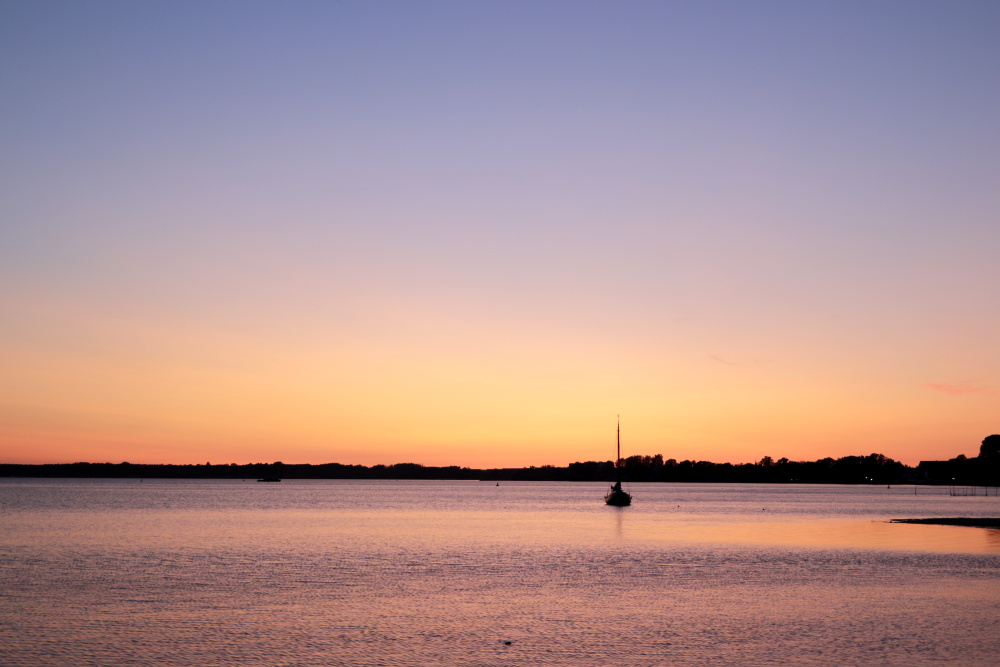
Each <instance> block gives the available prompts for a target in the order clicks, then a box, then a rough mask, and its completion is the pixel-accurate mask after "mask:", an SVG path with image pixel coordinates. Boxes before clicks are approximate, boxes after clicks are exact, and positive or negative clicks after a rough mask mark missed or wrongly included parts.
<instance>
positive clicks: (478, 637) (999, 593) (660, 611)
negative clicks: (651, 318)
mask: <svg viewBox="0 0 1000 667" xmlns="http://www.w3.org/2000/svg"><path fill="white" fill-rule="evenodd" d="M605 490H606V485H604V484H590V483H554V482H553V483H544V482H534V483H532V482H501V483H500V486H496V485H495V483H494V482H461V481H459V482H456V481H447V482H445V481H441V482H426V481H413V482H411V481H355V480H351V481H342V480H285V481H283V482H281V483H280V484H259V483H256V482H255V481H253V480H247V481H245V482H244V481H241V480H148V479H147V480H142V481H140V480H138V479H136V480H93V479H88V480H64V479H55V480H54V479H44V480H43V479H9V478H8V479H0V599H2V602H3V603H2V605H0V664H3V665H5V666H19V665H31V666H32V667H41V666H46V665H59V666H63V665H74V666H80V665H101V666H117V665H149V664H158V665H268V666H275V665H289V666H290V665H573V666H582V667H586V666H591V665H593V666H598V665H600V666H605V665H709V664H711V665H717V664H797V665H843V664H855V665H861V664H865V665H868V664H874V665H934V664H944V663H949V664H962V665H995V664H997V661H998V657H997V656H998V651H1000V613H998V612H1000V530H993V529H982V528H967V527H950V526H934V525H907V524H892V523H888V521H887V520H888V519H890V518H925V517H951V516H972V517H987V516H1000V498H997V497H996V496H989V497H983V496H976V497H970V496H966V497H953V496H951V495H949V492H948V491H949V490H948V488H946V487H917V488H914V487H913V486H899V487H891V488H886V487H884V486H881V487H880V486H819V485H735V484H733V485H728V484H633V485H632V487H631V491H632V493H633V494H634V497H635V500H634V504H633V505H632V506H631V507H625V508H615V507H608V506H605V505H604V504H603V502H602V497H603V494H604V492H605Z"/></svg>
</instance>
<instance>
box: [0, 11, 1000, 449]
mask: <svg viewBox="0 0 1000 667" xmlns="http://www.w3.org/2000/svg"><path fill="white" fill-rule="evenodd" d="M0 90H2V96H3V97H2V99H3V104H2V105H0V109H2V111H0V142H2V143H0V146H2V151H0V462H7V463H50V462H72V461H112V462H117V461H126V460H127V461H131V462H133V463H203V462H205V461H211V462H212V463H216V464H217V463H230V462H236V463H246V462H256V461H274V460H282V461H284V462H286V463H307V462H308V463H324V462H333V461H335V462H340V463H351V464H365V465H372V464H377V463H386V464H388V463H396V462H403V461H412V462H416V463H423V464H425V465H452V464H453V465H462V466H472V467H494V466H528V465H544V464H553V465H566V464H567V463H569V462H571V461H586V460H609V459H611V458H613V457H614V443H615V423H616V419H617V416H618V415H621V421H622V449H623V451H622V454H623V455H625V456H627V455H631V454H655V453H662V454H663V455H664V457H665V458H676V459H678V460H682V459H697V460H709V461H716V462H723V461H731V462H734V463H736V462H747V461H756V460H758V459H760V458H761V457H762V456H765V455H767V456H772V457H774V458H779V457H788V458H790V459H793V460H813V459H817V458H821V457H825V456H832V457H840V456H846V455H852V454H869V453H872V452H880V453H883V454H885V455H886V456H889V457H891V458H894V459H896V460H899V461H902V462H904V463H907V464H909V465H916V464H917V462H918V461H920V460H922V459H941V458H951V457H953V456H956V455H958V454H963V453H964V454H966V455H968V456H973V455H975V454H977V453H978V447H979V443H980V441H981V440H982V439H983V438H984V437H985V436H987V435H989V434H991V433H997V432H1000V3H998V2H996V1H995V0H985V1H982V2H961V1H955V2H941V1H936V0H935V1H932V2H921V1H911V0H906V1H898V2H897V1H874V2H872V1H870V0H866V1H864V2H847V1H839V2H829V3H819V2H798V1H789V2H742V1H741V2H584V1H575V2H551V1H538V0H534V1H530V2H506V1H505V2H469V1H462V2H436V1H428V2H413V1H405V2H358V1H353V0H343V1H340V2H334V1H332V0H331V1H329V2H290V3H280V2H200V1H199V2H159V3H151V2H125V1H122V2H86V1H79V0H74V1H72V2H47V1H44V0H41V1H40V0H31V1H17V0H7V1H5V2H3V3H0Z"/></svg>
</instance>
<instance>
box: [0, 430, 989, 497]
mask: <svg viewBox="0 0 1000 667" xmlns="http://www.w3.org/2000/svg"><path fill="white" fill-rule="evenodd" d="M619 463H620V468H621V475H622V479H624V480H626V481H631V482H747V483H749V482H758V483H760V482H764V483H773V484H788V483H799V484H903V483H907V484H910V483H921V484H977V485H989V486H996V485H1000V435H990V436H987V437H986V439H984V440H983V443H982V446H981V447H980V449H979V456H977V457H972V458H968V457H966V456H965V455H964V454H963V455H959V456H957V457H955V458H953V459H950V460H947V461H921V463H920V465H918V466H917V467H916V468H912V467H910V466H907V465H904V464H902V463H900V462H898V461H894V460H892V459H890V458H888V457H886V456H884V455H882V454H869V455H868V456H844V457H842V458H839V459H833V458H829V457H828V458H823V459H819V460H818V461H790V460H788V459H787V458H781V459H778V460H777V461H775V460H774V459H772V458H771V457H770V456H765V457H763V458H761V459H760V460H759V461H757V462H756V463H738V464H733V463H712V462H711V461H689V460H685V461H677V460H675V459H666V460H664V458H663V456H662V455H661V454H656V455H654V456H629V457H628V458H624V459H622V460H621V461H620V462H619ZM614 474H615V464H614V462H613V461H585V462H579V461H577V462H575V463H570V464H569V465H567V466H566V467H559V466H540V467H535V466H531V467H528V468H463V467H459V466H443V467H442V466H425V465H421V464H419V463H396V464H393V465H374V466H370V467H369V466H362V465H344V464H341V463H322V464H317V465H313V464H309V463H283V462H281V461H275V462H274V463H245V464H236V463H229V464H224V465H212V464H211V463H202V464H187V465H171V464H144V463H129V462H127V461H126V462H122V463H49V464H39V465H30V464H14V463H0V477H128V478H147V477H148V478H185V479H199V478H203V479H210V478H211V479H264V478H278V479H456V480H489V481H503V480H509V481H560V482H598V481H608V480H610V479H612V478H613V477H614Z"/></svg>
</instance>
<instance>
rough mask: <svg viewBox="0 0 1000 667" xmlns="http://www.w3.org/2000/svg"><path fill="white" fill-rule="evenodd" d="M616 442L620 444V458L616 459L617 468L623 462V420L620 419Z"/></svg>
mask: <svg viewBox="0 0 1000 667" xmlns="http://www.w3.org/2000/svg"><path fill="white" fill-rule="evenodd" d="M615 440H616V441H617V442H618V457H617V458H616V459H615V467H616V468H617V467H618V462H619V461H621V460H622V418H621V417H619V418H618V428H617V429H616V433H615Z"/></svg>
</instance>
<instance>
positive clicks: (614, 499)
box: [604, 420, 632, 507]
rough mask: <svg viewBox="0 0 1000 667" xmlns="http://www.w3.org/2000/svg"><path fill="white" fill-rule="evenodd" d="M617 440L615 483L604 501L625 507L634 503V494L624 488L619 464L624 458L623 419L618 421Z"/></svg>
mask: <svg viewBox="0 0 1000 667" xmlns="http://www.w3.org/2000/svg"><path fill="white" fill-rule="evenodd" d="M617 440H618V457H617V458H615V483H614V484H612V485H611V489H610V490H609V491H608V495H606V496H604V502H605V503H607V504H608V505H615V506H617V507H625V506H626V505H631V504H632V494H631V493H629V492H628V491H625V490H624V489H622V478H621V467H620V466H619V464H620V463H621V460H622V424H621V420H619V421H618V432H617Z"/></svg>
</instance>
